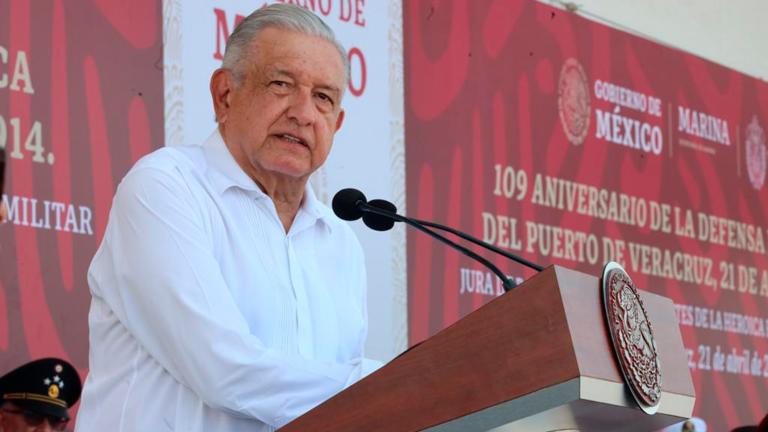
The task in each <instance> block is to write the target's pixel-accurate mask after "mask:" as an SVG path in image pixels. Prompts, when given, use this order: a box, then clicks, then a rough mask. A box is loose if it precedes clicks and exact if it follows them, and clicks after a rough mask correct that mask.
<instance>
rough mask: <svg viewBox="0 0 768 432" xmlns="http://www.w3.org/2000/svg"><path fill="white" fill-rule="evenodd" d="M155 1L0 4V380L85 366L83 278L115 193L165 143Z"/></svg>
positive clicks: (159, 15)
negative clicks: (2, 158) (44, 368)
mask: <svg viewBox="0 0 768 432" xmlns="http://www.w3.org/2000/svg"><path fill="white" fill-rule="evenodd" d="M161 24H162V13H161V6H160V1H159V0H141V1H131V2H121V1H110V0H97V1H93V2H84V1H63V0H53V1H47V2H30V1H26V0H11V1H10V2H2V3H0V146H2V147H4V148H5V151H6V157H7V163H6V168H7V169H6V181H5V190H4V191H3V192H4V194H3V201H4V202H5V203H6V205H7V206H8V208H9V210H10V218H11V220H10V221H9V222H8V223H6V224H5V225H3V226H0V267H1V268H2V274H1V275H0V371H7V370H9V369H11V368H12V367H15V366H18V365H20V364H21V363H23V362H25V361H28V360H30V359H34V358H39V357H43V356H58V357H62V358H65V359H69V360H71V361H72V362H73V363H74V364H75V366H77V367H78V368H79V369H80V370H81V372H84V371H85V370H86V369H87V367H88V324H87V316H88V305H89V302H90V294H89V292H88V284H87V281H86V273H87V270H88V265H89V263H90V260H91V258H92V257H93V254H94V252H95V251H96V248H97V247H98V245H99V243H100V241H101V237H102V234H103V232H104V229H105V227H106V223H107V216H108V212H109V209H110V206H111V203H112V196H113V194H114V190H115V188H116V186H117V184H118V182H119V181H120V179H121V178H122V177H123V175H125V173H126V172H127V170H128V169H129V168H130V166H131V165H132V164H133V162H134V161H135V160H136V159H138V158H139V157H140V156H142V155H143V154H146V153H148V152H149V151H151V150H152V149H154V148H157V147H159V146H161V145H162V143H163V82H162V79H163V71H162V67H163V65H162V60H163V52H162V28H161Z"/></svg>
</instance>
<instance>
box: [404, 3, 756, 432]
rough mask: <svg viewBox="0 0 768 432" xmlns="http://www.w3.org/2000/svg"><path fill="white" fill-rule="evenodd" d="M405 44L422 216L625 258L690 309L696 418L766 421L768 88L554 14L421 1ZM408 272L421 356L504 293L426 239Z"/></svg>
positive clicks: (576, 252) (520, 248) (504, 264)
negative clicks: (438, 335)
mask: <svg viewBox="0 0 768 432" xmlns="http://www.w3.org/2000/svg"><path fill="white" fill-rule="evenodd" d="M404 31H405V35H404V39H405V47H404V49H405V79H406V83H405V89H406V90H405V92H406V94H405V100H406V142H407V146H406V190H407V209H408V214H409V215H411V216H414V217H418V218H421V219H428V220H435V221H441V222H444V223H447V224H449V225H452V226H455V227H458V228H460V229H463V230H466V231H468V232H470V233H473V234H475V235H477V236H479V237H481V238H483V237H484V238H485V239H486V240H488V241H490V242H492V243H495V244H496V245H498V246H501V247H504V248H507V249H509V250H510V251H511V252H514V253H519V254H521V255H522V256H524V257H526V258H528V259H531V260H533V261H536V262H538V263H541V264H545V265H548V264H560V265H563V266H567V267H571V268H575V269H578V270H580V271H583V272H587V273H591V274H599V272H600V270H601V268H602V266H603V264H604V263H605V262H606V261H608V260H618V261H620V262H621V263H622V264H623V265H624V267H625V268H626V270H627V272H628V273H629V274H630V275H631V276H632V277H633V279H634V281H635V282H636V283H637V284H638V285H639V286H640V287H641V288H643V289H646V290H649V291H652V292H656V293H659V294H662V295H665V296H668V297H671V298H672V299H673V300H674V302H675V303H676V305H677V311H678V318H679V319H680V321H681V331H682V334H683V338H684V342H685V346H686V348H687V350H688V351H689V366H690V368H691V371H692V374H693V379H694V385H695V387H696V392H697V404H696V408H695V414H696V415H697V416H700V417H703V418H705V419H706V421H707V422H708V423H709V426H710V430H725V427H726V426H735V425H738V424H744V423H749V422H753V423H754V422H755V419H759V418H761V417H762V415H763V414H764V413H765V412H766V411H768V403H766V402H765V401H767V400H768V341H767V340H766V328H765V327H766V318H768V309H767V308H766V306H767V305H768V272H766V270H767V269H768V266H767V265H766V263H768V261H767V260H766V249H765V241H766V226H767V225H766V223H765V220H766V218H765V216H766V210H768V187H766V185H765V171H766V155H765V154H766V152H765V146H766V138H765V132H764V131H765V130H766V129H765V128H768V85H766V83H764V82H761V81H759V80H756V79H753V78H750V77H747V76H745V75H743V74H741V73H738V72H735V71H732V70H729V69H727V68H725V67H723V66H719V65H716V64H713V63H711V62H709V61H706V60H702V59H701V58H698V57H696V56H693V55H690V54H686V53H684V52H680V51H678V50H674V49H670V48H667V47H664V46H660V45H658V44H656V43H653V42H650V41H647V40H645V39H642V38H639V37H635V36H632V35H629V34H626V33H624V32H621V31H618V30H614V29H610V28H608V27H606V26H604V25H600V24H597V23H594V22H591V21H588V20H585V19H582V18H580V17H578V16H575V15H573V14H570V13H567V12H564V11H561V10H559V9H554V8H551V7H548V6H544V5H541V4H538V3H537V2H524V1H518V2H510V1H503V0H497V1H487V2H469V1H467V0H455V1H441V2H436V1H412V2H411V1H409V2H404ZM689 218H690V219H689ZM622 242H623V243H622ZM617 251H619V252H622V254H621V256H619V255H617ZM482 253H483V254H484V256H486V257H487V258H490V259H492V261H493V262H495V263H496V264H497V265H499V266H501V268H502V269H503V270H506V271H508V272H509V273H510V274H512V275H514V276H516V277H519V278H527V277H530V276H531V275H532V274H533V271H532V270H527V269H523V268H521V267H520V266H518V265H515V264H514V263H511V262H508V261H506V260H504V259H501V258H498V257H495V256H493V255H492V254H490V253H485V252H482ZM408 269H409V274H408V280H409V323H410V341H411V343H415V342H417V341H419V340H421V339H424V338H426V337H428V336H429V335H431V334H434V333H435V332H437V331H439V330H440V329H442V328H444V327H446V326H447V325H449V324H451V323H453V322H455V321H456V320H457V319H459V318H460V317H462V316H464V315H466V314H467V313H469V312H470V311H472V310H474V309H476V308H477V307H479V306H480V305H482V304H483V303H485V302H487V301H489V300H491V299H492V298H493V297H494V296H495V295H496V294H498V293H497V285H496V281H495V280H493V278H492V277H491V276H490V274H488V273H487V272H486V271H485V269H483V268H482V267H481V266H480V265H479V264H476V263H474V262H472V261H471V260H469V259H467V258H464V257H461V256H459V255H458V253H456V252H454V251H452V250H448V249H447V248H445V247H443V246H441V245H439V244H437V243H435V242H433V241H432V240H431V239H429V238H427V237H425V236H423V235H421V234H420V233H414V232H409V233H408ZM486 281H490V282H491V285H490V286H487V285H486Z"/></svg>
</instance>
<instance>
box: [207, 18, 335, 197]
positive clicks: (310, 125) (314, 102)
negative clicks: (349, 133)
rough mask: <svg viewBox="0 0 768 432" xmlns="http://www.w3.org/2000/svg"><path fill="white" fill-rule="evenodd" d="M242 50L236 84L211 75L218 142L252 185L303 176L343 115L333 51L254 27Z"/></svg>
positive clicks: (321, 155)
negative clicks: (254, 33)
mask: <svg viewBox="0 0 768 432" xmlns="http://www.w3.org/2000/svg"><path fill="white" fill-rule="evenodd" d="M246 49H247V51H248V54H247V56H246V57H245V61H244V62H243V63H242V66H241V68H240V69H241V70H240V71H239V72H240V75H241V76H240V77H239V78H240V79H239V82H237V81H238V80H237V79H236V77H235V76H234V74H233V73H232V72H231V71H226V70H219V71H217V72H216V73H214V76H213V77H212V79H211V92H212V94H213V98H214V105H215V108H216V117H217V119H218V121H219V124H220V128H221V132H222V136H223V137H224V141H225V142H226V143H227V147H228V148H229V150H230V152H231V153H232V155H233V156H234V157H235V160H237V162H238V164H239V165H240V166H241V167H242V168H243V170H244V171H245V172H246V173H247V174H248V175H249V176H250V177H251V178H253V179H254V180H256V181H257V182H264V181H270V180H269V178H279V177H283V178H290V179H301V180H306V178H307V177H308V176H309V174H311V173H312V172H314V171H315V170H316V169H317V168H318V167H320V165H322V164H323V162H325V159H326V157H327V156H328V153H329V152H330V150H331V144H332V142H333V135H334V134H335V133H336V130H338V128H339V127H340V126H341V122H342V119H343V117H344V113H343V111H342V109H341V106H340V105H341V96H342V92H343V89H344V86H345V84H346V83H345V81H344V76H345V75H344V65H343V63H342V60H341V57H340V54H339V52H338V51H337V49H336V47H335V46H334V45H333V44H332V43H330V42H328V41H326V40H325V39H322V38H319V37H316V36H309V35H305V34H302V33H298V32H294V31H289V30H282V29H278V28H266V29H264V30H262V31H261V32H260V33H259V34H258V35H257V36H256V38H255V39H254V40H253V41H251V43H250V44H249V45H248V46H247V48H246ZM262 186H263V185H262Z"/></svg>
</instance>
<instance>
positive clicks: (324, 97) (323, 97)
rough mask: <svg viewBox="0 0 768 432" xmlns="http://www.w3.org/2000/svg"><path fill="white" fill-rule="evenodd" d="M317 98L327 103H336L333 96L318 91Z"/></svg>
mask: <svg viewBox="0 0 768 432" xmlns="http://www.w3.org/2000/svg"><path fill="white" fill-rule="evenodd" d="M317 98H318V99H320V101H321V102H323V103H326V104H330V105H334V103H335V101H334V100H333V98H332V97H330V96H328V95H327V94H325V93H318V94H317Z"/></svg>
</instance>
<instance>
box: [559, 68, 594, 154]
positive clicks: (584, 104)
mask: <svg viewBox="0 0 768 432" xmlns="http://www.w3.org/2000/svg"><path fill="white" fill-rule="evenodd" d="M557 108H558V110H559V111H560V122H561V123H562V124H563V130H564V131H565V135H566V136H567V137H568V141H570V142H571V144H574V145H579V144H581V143H583V142H584V138H586V137H587V129H589V113H590V106H589V83H588V82H587V74H585V73H584V69H583V68H582V67H581V64H579V62H578V61H577V60H576V59H574V58H569V59H568V60H566V61H565V64H563V68H562V69H560V80H559V81H558V98H557Z"/></svg>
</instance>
